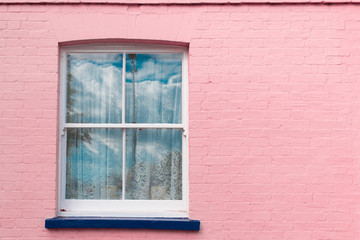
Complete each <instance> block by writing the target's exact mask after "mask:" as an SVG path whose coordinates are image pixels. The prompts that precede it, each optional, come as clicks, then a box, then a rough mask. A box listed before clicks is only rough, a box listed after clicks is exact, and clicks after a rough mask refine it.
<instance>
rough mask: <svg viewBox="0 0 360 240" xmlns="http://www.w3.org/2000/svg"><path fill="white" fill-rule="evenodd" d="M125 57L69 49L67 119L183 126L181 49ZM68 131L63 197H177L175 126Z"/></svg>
mask: <svg viewBox="0 0 360 240" xmlns="http://www.w3.org/2000/svg"><path fill="white" fill-rule="evenodd" d="M123 54H124V53H69V54H67V62H66V74H67V75H66V81H67V82H66V123H80V124H87V123H91V124H121V123H129V124H140V123H148V124H155V125H156V124H164V123H165V124H178V123H181V119H182V117H181V114H182V113H181V109H182V106H181V102H182V97H181V96H182V94H181V91H182V54H126V55H125V57H124V56H123ZM123 59H125V62H123V61H124V60H123ZM124 67H125V69H124ZM124 73H125V76H123V74H124ZM123 79H125V83H123ZM123 86H125V88H124V89H123ZM123 95H124V97H123ZM123 99H124V100H125V103H123V102H122V101H123ZM123 106H125V109H123ZM123 119H124V120H125V122H123V121H122V120H123ZM66 134H67V141H66V144H67V145H66V189H65V198H66V199H111V200H125V199H127V200H181V199H182V130H181V129H175V128H174V129H172V128H167V129H165V128H161V127H159V128H151V129H145V128H126V127H124V128H112V127H111V126H109V127H105V128H86V127H81V128H71V129H67V131H66ZM124 157H125V159H124ZM124 169H125V170H124ZM123 173H124V174H123ZM124 193H125V194H124ZM123 195H125V196H123Z"/></svg>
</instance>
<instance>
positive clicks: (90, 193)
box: [66, 128, 123, 199]
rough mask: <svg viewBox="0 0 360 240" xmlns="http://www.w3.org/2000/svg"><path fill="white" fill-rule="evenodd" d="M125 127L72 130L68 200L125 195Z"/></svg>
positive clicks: (68, 134)
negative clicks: (123, 159) (123, 183)
mask: <svg viewBox="0 0 360 240" xmlns="http://www.w3.org/2000/svg"><path fill="white" fill-rule="evenodd" d="M122 133H123V130H122V129H89V128H85V129H68V130H67V151H66V155H67V156H66V199H121V198H122V151H123V149H122Z"/></svg>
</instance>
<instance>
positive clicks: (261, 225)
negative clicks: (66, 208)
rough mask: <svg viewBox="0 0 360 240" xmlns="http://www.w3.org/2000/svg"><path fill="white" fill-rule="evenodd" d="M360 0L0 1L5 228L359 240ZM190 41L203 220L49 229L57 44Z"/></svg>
mask: <svg viewBox="0 0 360 240" xmlns="http://www.w3.org/2000/svg"><path fill="white" fill-rule="evenodd" d="M359 12H360V6H359V5H356V4H353V5H352V4H343V5H341V4H337V5H321V4H319V5H310V4H308V5H306V4H304V5H295V4H294V5H291V4H288V5H267V4H261V5H256V4H254V5H251V4H250V5H242V4H233V5H231V4H230V5H206V4H198V5H192V6H186V5H171V4H170V5H162V6H159V5H153V6H150V5H139V6H137V5H132V6H127V5H85V4H84V5H82V4H80V5H67V4H58V5H57V4H54V5H41V4H39V5H27V4H20V5H12V4H2V5H0V136H1V137H0V156H1V158H0V239H32V240H35V239H57V240H58V239H89V240H90V239H92V240H95V239H133V240H140V239H216V240H218V239H243V240H266V239H269V240H285V239H286V240H325V239H326V240H358V239H360V229H359V228H360V225H359V224H360V222H359V220H360V215H359V211H360V210H359V208H360V185H359V183H360V147H359V146H360V145H359V144H360V141H359V140H360V139H359V132H360V15H359ZM106 38H118V39H150V40H166V41H182V42H188V43H190V47H189V53H190V56H189V90H190V93H189V108H190V160H189V162H190V217H191V218H194V219H199V220H201V222H202V225H201V231H200V232H197V233H192V232H174V231H148V230H99V229H97V230H96V229H94V230H71V229H67V230H52V231H50V230H46V229H45V228H44V220H45V218H47V217H53V216H54V213H55V208H56V161H57V154H56V151H57V143H56V142H57V141H56V139H57V112H58V73H57V71H58V44H59V42H64V41H73V40H86V39H106Z"/></svg>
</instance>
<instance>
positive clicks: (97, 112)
mask: <svg viewBox="0 0 360 240" xmlns="http://www.w3.org/2000/svg"><path fill="white" fill-rule="evenodd" d="M122 59H123V58H122V54H105V53H91V54H85V53H84V54H83V53H71V54H68V55H67V89H66V90H67V97H66V122H68V123H121V102H122V83H121V82H122Z"/></svg>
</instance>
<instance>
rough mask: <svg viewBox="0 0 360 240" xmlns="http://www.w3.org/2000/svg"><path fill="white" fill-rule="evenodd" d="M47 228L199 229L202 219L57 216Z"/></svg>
mask: <svg viewBox="0 0 360 240" xmlns="http://www.w3.org/2000/svg"><path fill="white" fill-rule="evenodd" d="M45 228H128V229H162V230H185V231H199V230H200V221H199V220H191V219H188V218H101V217H55V218H47V219H46V220H45Z"/></svg>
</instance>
